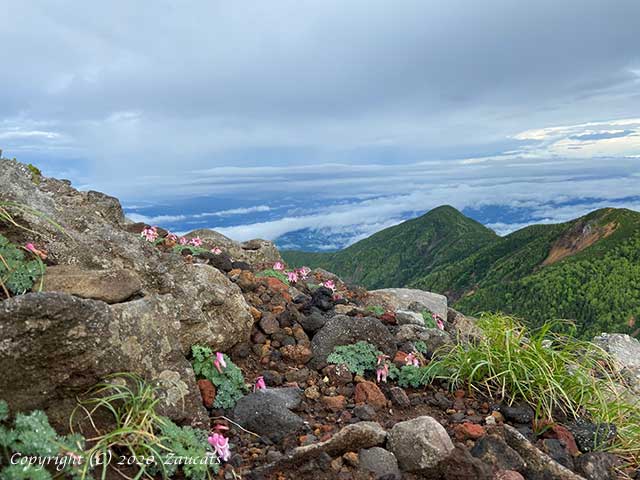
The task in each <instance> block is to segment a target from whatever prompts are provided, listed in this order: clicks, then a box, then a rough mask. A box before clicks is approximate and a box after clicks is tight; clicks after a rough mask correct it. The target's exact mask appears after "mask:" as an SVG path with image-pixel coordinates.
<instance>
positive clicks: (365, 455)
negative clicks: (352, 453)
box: [359, 447, 401, 480]
mask: <svg viewBox="0 0 640 480" xmlns="http://www.w3.org/2000/svg"><path fill="white" fill-rule="evenodd" d="M359 460H360V462H359V469H360V471H362V472H365V473H368V474H372V476H373V478H374V479H376V480H381V479H386V480H400V478H401V474H400V469H399V468H398V460H396V456H395V455H394V454H393V453H391V452H390V451H388V450H385V449H384V448H381V447H373V448H366V449H362V450H360V453H359Z"/></svg>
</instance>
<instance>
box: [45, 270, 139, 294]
mask: <svg viewBox="0 0 640 480" xmlns="http://www.w3.org/2000/svg"><path fill="white" fill-rule="evenodd" d="M42 290H43V291H45V292H64V293H69V294H71V295H75V296H76V297H81V298H92V299H94V300H102V301H103V302H107V303H120V302H124V301H126V300H128V299H130V298H131V297H133V296H134V295H136V294H137V293H139V292H140V290H142V283H141V282H140V279H139V278H138V275H136V274H135V273H134V272H132V271H130V270H124V269H118V270H85V269H82V268H79V267H77V266H74V265H54V266H52V267H49V268H47V271H46V274H45V276H44V285H43V288H42Z"/></svg>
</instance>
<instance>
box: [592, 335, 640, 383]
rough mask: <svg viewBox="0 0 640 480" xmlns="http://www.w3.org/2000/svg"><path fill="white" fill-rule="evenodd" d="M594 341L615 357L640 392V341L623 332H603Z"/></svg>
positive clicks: (628, 378) (629, 381) (625, 375)
mask: <svg viewBox="0 0 640 480" xmlns="http://www.w3.org/2000/svg"><path fill="white" fill-rule="evenodd" d="M593 342H594V343H595V344H596V345H599V346H600V347H602V348H603V349H604V350H605V351H606V352H607V353H609V355H611V356H612V357H613V359H614V360H615V361H616V362H617V363H618V365H619V366H620V369H621V373H622V374H623V375H624V377H625V379H626V380H627V382H628V383H629V386H630V387H631V388H632V389H633V390H634V391H635V393H636V394H640V342H639V341H638V340H637V339H635V338H632V337H630V336H629V335H626V334H622V333H603V334H601V335H598V336H597V337H595V338H594V339H593Z"/></svg>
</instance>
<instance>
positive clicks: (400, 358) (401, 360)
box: [393, 351, 408, 367]
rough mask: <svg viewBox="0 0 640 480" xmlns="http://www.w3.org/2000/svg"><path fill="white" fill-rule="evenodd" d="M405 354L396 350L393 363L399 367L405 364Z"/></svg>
mask: <svg viewBox="0 0 640 480" xmlns="http://www.w3.org/2000/svg"><path fill="white" fill-rule="evenodd" d="M407 355H408V354H407V353H405V352H401V351H397V352H396V354H395V356H394V357H393V363H395V364H396V365H397V366H399V367H400V366H404V365H406V362H407Z"/></svg>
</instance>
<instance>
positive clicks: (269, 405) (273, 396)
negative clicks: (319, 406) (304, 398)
mask: <svg viewBox="0 0 640 480" xmlns="http://www.w3.org/2000/svg"><path fill="white" fill-rule="evenodd" d="M277 390H279V389H268V390H258V391H257V392H254V393H251V394H249V395H246V396H244V397H242V398H241V399H240V400H238V403H236V406H235V407H234V409H233V418H234V420H235V421H236V422H238V423H239V424H240V425H242V426H243V427H244V428H246V429H247V430H250V431H252V432H255V433H257V434H259V435H262V436H263V437H266V438H268V439H269V440H271V441H272V442H275V443H278V442H279V441H280V440H282V439H283V438H284V437H285V436H287V435H289V434H292V433H295V432H297V431H299V430H300V429H302V428H303V427H304V424H305V423H304V420H302V418H300V417H299V416H298V415H296V414H295V413H293V412H292V411H291V410H290V408H293V407H294V405H295V403H296V402H298V403H299V400H294V399H292V398H290V396H291V394H290V393H289V392H287V393H286V394H285V395H281V394H278V393H275V392H276V391H277Z"/></svg>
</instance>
